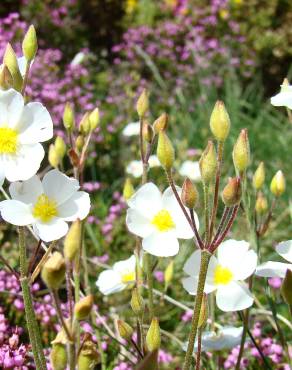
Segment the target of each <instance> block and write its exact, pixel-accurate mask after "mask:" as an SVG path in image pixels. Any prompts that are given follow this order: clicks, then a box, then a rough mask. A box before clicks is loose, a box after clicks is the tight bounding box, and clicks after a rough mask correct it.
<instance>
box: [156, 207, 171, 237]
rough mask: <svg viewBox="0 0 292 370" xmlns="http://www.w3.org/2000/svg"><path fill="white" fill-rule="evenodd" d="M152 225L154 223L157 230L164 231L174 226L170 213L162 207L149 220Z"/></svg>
mask: <svg viewBox="0 0 292 370" xmlns="http://www.w3.org/2000/svg"><path fill="white" fill-rule="evenodd" d="M151 223H152V225H154V226H155V227H156V228H157V230H159V231H161V232H164V231H168V230H170V229H173V228H174V227H175V223H174V222H173V219H172V217H171V215H170V213H169V212H168V211H167V210H166V209H162V210H161V211H159V212H158V213H156V215H155V216H154V217H153V219H152V221H151Z"/></svg>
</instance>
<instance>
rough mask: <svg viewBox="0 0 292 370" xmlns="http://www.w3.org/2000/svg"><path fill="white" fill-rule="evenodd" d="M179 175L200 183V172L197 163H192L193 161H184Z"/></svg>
mask: <svg viewBox="0 0 292 370" xmlns="http://www.w3.org/2000/svg"><path fill="white" fill-rule="evenodd" d="M178 172H179V174H180V175H181V176H184V177H188V178H189V179H191V180H193V181H196V182H197V181H200V180H201V171H200V166H199V162H196V161H195V162H193V161H189V160H188V161H185V162H183V163H182V165H181V167H180V169H179V171H178Z"/></svg>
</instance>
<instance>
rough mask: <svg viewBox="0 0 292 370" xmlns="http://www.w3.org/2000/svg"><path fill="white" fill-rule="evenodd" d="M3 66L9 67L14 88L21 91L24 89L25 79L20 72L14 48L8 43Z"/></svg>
mask: <svg viewBox="0 0 292 370" xmlns="http://www.w3.org/2000/svg"><path fill="white" fill-rule="evenodd" d="M3 64H5V65H6V66H7V68H8V69H9V72H10V73H11V76H12V78H13V87H14V88H15V90H17V91H20V90H21V88H22V83H23V79H22V76H21V73H20V71H19V66H18V62H17V58H16V55H15V52H14V50H13V48H12V46H11V45H10V44H9V43H8V44H7V46H6V49H5V53H4V56H3Z"/></svg>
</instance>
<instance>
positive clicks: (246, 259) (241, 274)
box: [232, 250, 258, 280]
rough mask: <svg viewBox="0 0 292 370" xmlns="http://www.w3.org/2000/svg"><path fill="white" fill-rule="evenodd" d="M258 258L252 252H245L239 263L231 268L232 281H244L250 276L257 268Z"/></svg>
mask: <svg viewBox="0 0 292 370" xmlns="http://www.w3.org/2000/svg"><path fill="white" fill-rule="evenodd" d="M257 262H258V256H257V254H256V253H255V251H253V250H249V251H247V252H246V253H245V254H244V256H243V257H242V260H241V263H240V264H238V265H237V266H233V269H232V273H233V279H234V280H245V279H246V278H248V277H249V276H250V275H252V274H253V273H254V271H255V269H256V267H257Z"/></svg>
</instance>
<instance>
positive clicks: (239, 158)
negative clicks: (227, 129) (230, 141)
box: [233, 129, 250, 174]
mask: <svg viewBox="0 0 292 370" xmlns="http://www.w3.org/2000/svg"><path fill="white" fill-rule="evenodd" d="M233 163H234V167H235V168H236V170H237V171H238V173H239V174H242V173H243V172H245V170H246V169H247V167H248V166H249V163H250V148H249V141H248V134H247V129H243V130H241V132H240V134H239V136H238V139H237V141H236V143H235V145H234V147H233Z"/></svg>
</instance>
